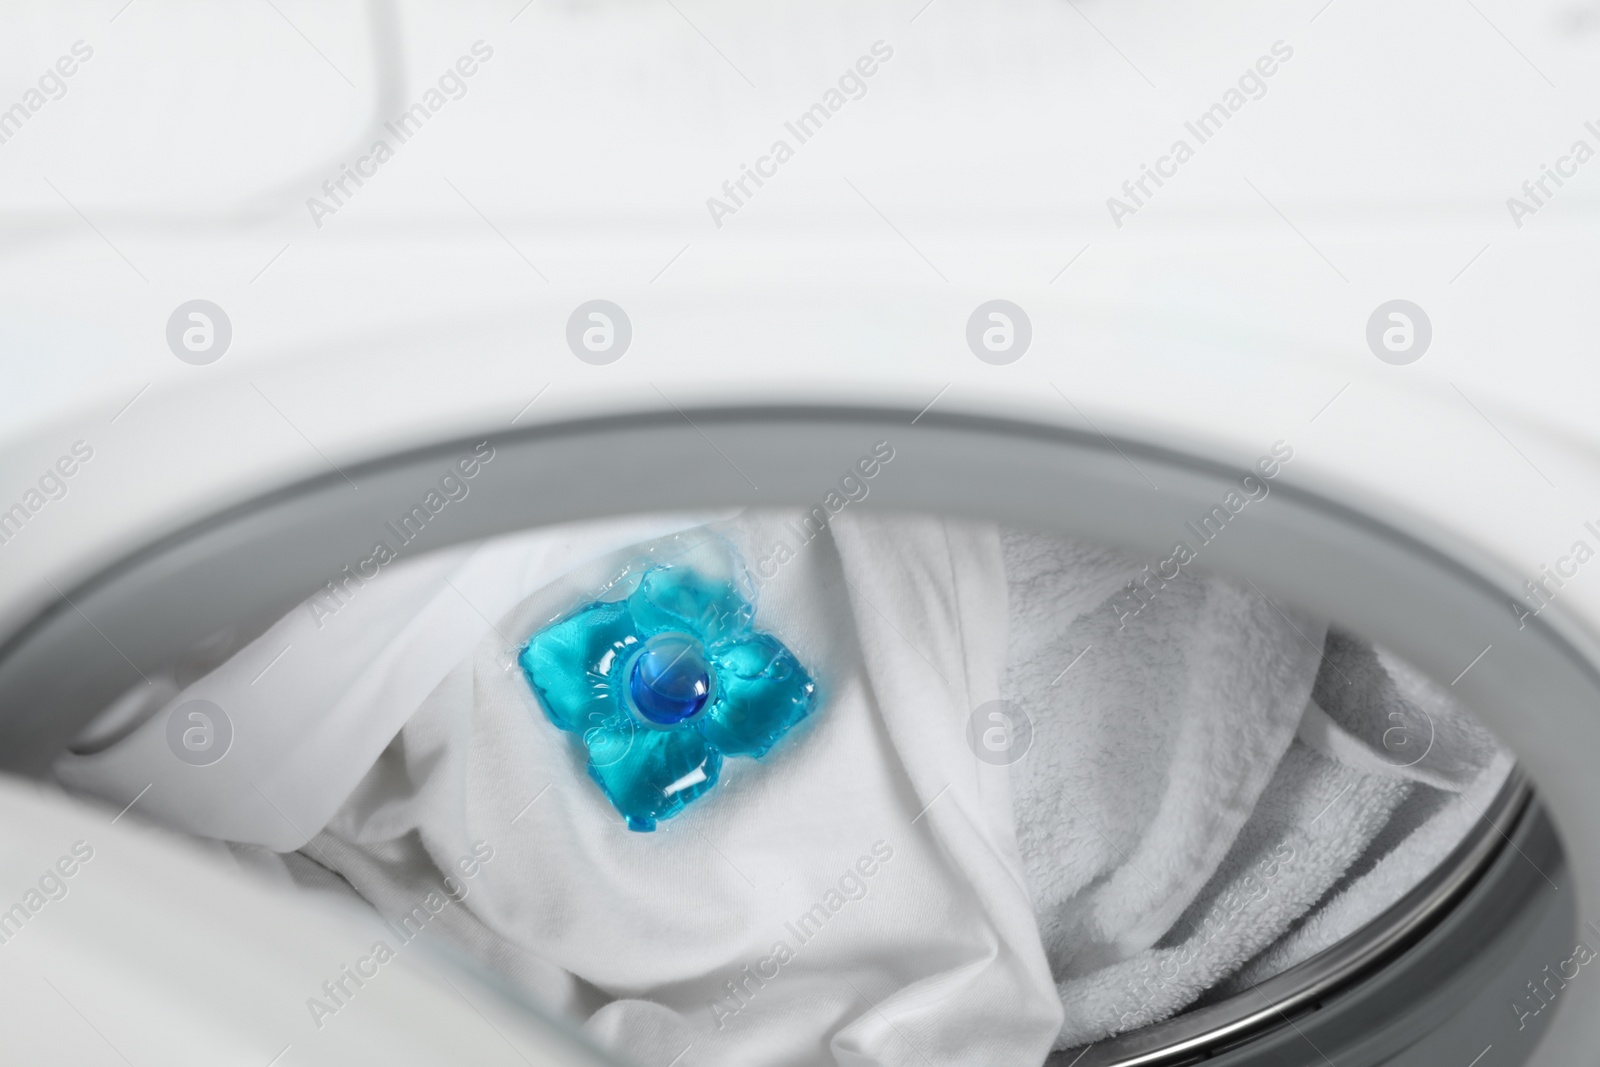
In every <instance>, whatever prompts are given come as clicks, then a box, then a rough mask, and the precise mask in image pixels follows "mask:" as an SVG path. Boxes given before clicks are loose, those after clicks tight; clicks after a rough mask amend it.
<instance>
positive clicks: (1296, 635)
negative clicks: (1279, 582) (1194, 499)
mask: <svg viewBox="0 0 1600 1067" xmlns="http://www.w3.org/2000/svg"><path fill="white" fill-rule="evenodd" d="M1003 544H1004V548H1005V557H1006V568H1007V578H1008V583H1009V585H1010V591H1011V599H1012V603H1011V621H1012V626H1011V642H1010V644H1011V655H1010V659H1009V669H1008V672H1007V676H1006V681H1005V684H1004V690H1005V693H1006V696H1007V698H1008V699H1011V700H1014V701H1016V702H1017V703H1018V704H1019V705H1020V706H1022V707H1023V708H1024V709H1025V710H1026V711H1027V713H1028V715H1029V716H1030V717H1031V719H1032V721H1033V738H1034V740H1033V748H1032V750H1031V751H1030V752H1029V754H1028V755H1027V757H1026V758H1025V759H1024V760H1022V761H1021V762H1020V763H1018V764H1017V765H1016V766H1015V767H1014V768H1013V771H1014V772H1015V774H1016V777H1015V787H1016V795H1015V798H1014V803H1015V805H1016V810H1017V821H1018V838H1019V842H1020V844H1021V848H1022V852H1023V857H1024V862H1025V864H1026V866H1027V871H1028V877H1029V881H1030V884H1031V885H1032V886H1033V888H1034V890H1035V906H1036V908H1037V909H1038V912H1039V925H1040V929H1041V933H1042V936H1043V938H1044V942H1045V949H1046V952H1047V954H1048V955H1049V956H1050V959H1051V964H1052V970H1053V972H1054V975H1055V978H1056V979H1057V982H1058V990H1059V992H1060V995H1061V999H1062V1004H1063V1008H1064V1012H1065V1018H1064V1022H1063V1027H1062V1032H1061V1034H1060V1036H1059V1037H1058V1039H1057V1042H1056V1047H1057V1048H1058V1049H1075V1048H1077V1047H1079V1046H1082V1045H1085V1044H1088V1043H1090V1042H1093V1041H1098V1040H1101V1039H1103V1038H1105V1037H1107V1036H1110V1035H1113V1034H1118V1033H1123V1032H1126V1031H1128V1030H1131V1029H1135V1028H1137V1027H1141V1026H1146V1025H1149V1024H1151V1023H1154V1022H1159V1021H1161V1020H1163V1019H1166V1018H1169V1017H1171V1016H1172V1015H1174V1014H1176V1013H1177V1012H1179V1011H1180V1010H1182V1009H1183V1008H1185V1007H1187V1006H1189V1005H1190V1004H1193V1003H1194V1002H1196V1001H1197V1000H1198V999H1200V998H1201V997H1203V996H1207V995H1208V994H1209V995H1211V996H1216V995H1219V994H1221V993H1224V992H1226V991H1230V990H1236V989H1240V988H1248V987H1249V983H1252V982H1258V981H1260V980H1261V979H1263V978H1265V977H1269V976H1270V975H1272V974H1276V973H1279V972H1280V971H1281V970H1283V969H1284V968H1286V967H1288V966H1291V965H1293V964H1294V963H1296V962H1299V961H1300V960H1303V959H1305V958H1308V957H1309V956H1310V955H1312V954H1314V953H1315V952H1316V951H1318V950H1320V949H1321V948H1323V947H1326V946H1327V945H1328V944H1331V943H1332V942H1333V941H1335V940H1338V939H1339V938H1341V937H1344V936H1347V935H1348V934H1349V933H1351V932H1353V931H1354V930H1355V929H1356V928H1358V927H1359V926H1360V925H1361V923H1362V922H1365V921H1368V920H1370V919H1371V918H1372V917H1375V916H1376V914H1377V913H1378V912H1380V911H1381V910H1382V909H1383V908H1384V907H1386V906H1387V905H1388V904H1390V903H1393V902H1394V901H1395V900H1396V899H1398V898H1399V897H1400V896H1401V895H1402V894H1403V893H1404V892H1405V891H1406V890H1407V889H1409V888H1410V886H1411V885H1414V884H1415V882H1416V881H1417V880H1420V878H1421V877H1422V876H1423V875H1424V874H1425V873H1426V871H1427V870H1428V869H1429V868H1430V867H1431V866H1432V865H1433V864H1435V863H1437V861H1438V860H1439V859H1441V858H1442V857H1443V855H1444V854H1445V853H1446V852H1448V850H1449V848H1450V847H1452V846H1453V845H1454V844H1455V842H1456V841H1458V840H1459V839H1460V837H1461V835H1462V834H1463V833H1464V832H1465V830H1466V829H1467V826H1468V825H1469V823H1468V822H1467V821H1464V820H1463V819H1462V818H1461V817H1460V815H1459V814H1454V815H1451V814H1449V813H1448V812H1444V811H1441V812H1439V813H1438V814H1436V815H1433V816H1431V817H1428V818H1426V819H1425V820H1419V819H1418V818H1417V817H1416V815H1417V813H1420V812H1422V811H1423V810H1424V809H1425V808H1426V805H1416V804H1413V805H1412V807H1413V809H1414V811H1413V815H1412V817H1411V819H1410V822H1409V823H1408V822H1407V820H1406V819H1404V818H1401V819H1399V820H1398V822H1399V823H1400V824H1403V825H1397V818H1396V814H1397V812H1399V811H1401V810H1402V807H1403V805H1405V804H1406V802H1407V801H1408V800H1409V799H1410V798H1412V797H1413V795H1414V793H1415V791H1416V790H1418V789H1422V790H1427V791H1428V792H1430V793H1438V794H1439V795H1441V796H1442V795H1444V793H1443V791H1445V790H1452V791H1460V790H1462V789H1464V788H1467V787H1468V786H1469V785H1471V786H1472V787H1473V788H1474V789H1475V790H1476V792H1475V793H1474V796H1473V797H1470V798H1466V799H1465V802H1467V803H1479V805H1480V810H1481V804H1482V803H1486V802H1487V801H1486V800H1483V799H1481V798H1482V797H1483V796H1484V795H1485V794H1486V793H1487V795H1492V793H1493V790H1494V789H1495V788H1498V785H1499V783H1500V782H1501V781H1503V779H1504V775H1505V773H1506V770H1507V768H1508V767H1509V759H1507V758H1506V757H1503V756H1501V755H1499V754H1498V749H1497V746H1496V745H1495V743H1494V742H1493V740H1492V739H1491V738H1490V737H1489V735H1488V734H1486V733H1485V732H1484V731H1482V730H1481V728H1478V727H1476V726H1475V724H1473V723H1472V722H1471V720H1470V719H1469V718H1468V717H1467V716H1466V715H1465V714H1464V713H1463V712H1462V711H1461V709H1460V708H1459V707H1458V706H1457V705H1455V704H1454V702H1453V701H1451V700H1450V699H1449V698H1448V696H1446V695H1445V694H1443V693H1441V692H1440V691H1439V690H1438V688H1437V687H1435V686H1433V685H1432V684H1431V683H1429V682H1427V681H1426V680H1425V679H1423V678H1422V677H1421V676H1420V675H1419V674H1417V673H1416V672H1415V671H1412V670H1410V669H1409V668H1406V667H1405V666H1404V665H1403V664H1400V663H1398V662H1397V661H1395V660H1393V658H1392V657H1388V656H1386V655H1384V654H1382V653H1378V652H1375V651H1374V650H1373V649H1372V648H1371V647H1370V646H1368V645H1366V644H1365V643H1363V642H1361V641H1359V640H1357V639H1354V638H1351V637H1348V636H1346V635H1343V634H1339V633H1337V632H1335V633H1331V634H1327V635H1326V640H1325V628H1324V627H1323V626H1322V625H1321V624H1319V623H1317V622H1315V621H1314V620H1311V619H1309V618H1305V617H1303V616H1302V615H1300V614H1299V613H1296V612H1293V611H1291V610H1289V609H1287V608H1283V607H1281V606H1279V605H1275V604H1273V603H1272V602H1270V601H1269V600H1268V599H1267V598H1266V597H1265V596H1264V595H1263V594H1261V593H1260V592H1259V591H1257V590H1255V589H1254V588H1253V587H1250V586H1248V585H1246V586H1244V587H1239V586H1236V585H1234V584H1232V583H1228V582H1224V581H1220V580H1218V579H1214V578H1204V577H1198V576H1188V575H1185V576H1182V577H1180V578H1178V579H1176V580H1173V581H1171V582H1168V583H1166V584H1165V585H1163V586H1161V587H1159V588H1154V589H1153V595H1149V596H1147V597H1146V598H1145V603H1144V606H1143V607H1140V608H1139V610H1137V611H1136V612H1130V611H1129V606H1130V604H1137V601H1129V600H1128V599H1127V595H1126V593H1125V592H1124V590H1125V588H1126V583H1127V582H1129V581H1130V580H1133V579H1135V578H1140V577H1142V576H1143V574H1144V571H1143V569H1142V567H1141V565H1140V564H1139V562H1138V561H1136V560H1134V559H1132V558H1130V557H1126V556H1123V555H1121V554H1119V553H1115V552H1110V551H1106V550H1103V549H1099V548H1094V547H1090V546H1085V545H1082V544H1079V543H1077V542H1074V541H1072V540H1070V539H1066V538H1060V537H1052V536H1046V535H1039V534H1033V533H1027V532H1023V531H1010V530H1008V531H1005V532H1004V534H1003ZM1325 650H1326V653H1327V654H1326V656H1324V654H1323V653H1324V651H1325ZM1475 798H1478V799H1475ZM1385 849H1392V851H1390V852H1389V854H1388V855H1387V856H1384V857H1383V858H1381V859H1376V858H1375V856H1376V855H1377V854H1378V853H1381V852H1383V851H1384V850H1385ZM1364 867H1371V870H1370V871H1367V872H1366V873H1361V872H1362V869H1363V868H1364ZM1330 898H1331V899H1330ZM1325 901H1326V902H1327V903H1323V902H1325ZM1286 935H1287V936H1286ZM1252 958H1254V962H1252V963H1251V965H1250V968H1249V969H1248V970H1244V971H1242V970H1241V968H1243V967H1244V965H1245V964H1246V962H1247V961H1251V960H1252ZM1230 977H1234V982H1233V983H1232V984H1228V980H1229V979H1230ZM1239 983H1244V984H1239ZM1063 1059H1064V1060H1065V1059H1070V1057H1063Z"/></svg>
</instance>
